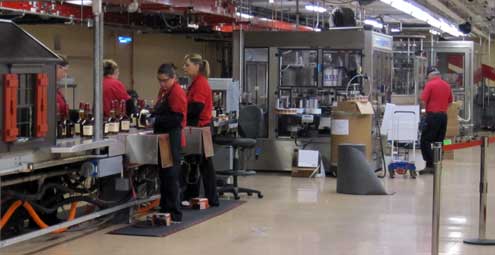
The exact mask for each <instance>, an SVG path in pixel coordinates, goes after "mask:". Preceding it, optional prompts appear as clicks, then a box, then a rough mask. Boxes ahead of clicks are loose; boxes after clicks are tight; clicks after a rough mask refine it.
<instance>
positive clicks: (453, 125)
mask: <svg viewBox="0 0 495 255" xmlns="http://www.w3.org/2000/svg"><path fill="white" fill-rule="evenodd" d="M461 106H462V102H454V103H452V104H450V106H449V109H448V111H447V132H446V134H445V136H446V137H452V136H459V120H458V119H457V116H458V115H459V110H460V109H461Z"/></svg>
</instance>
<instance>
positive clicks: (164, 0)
mask: <svg viewBox="0 0 495 255" xmlns="http://www.w3.org/2000/svg"><path fill="white" fill-rule="evenodd" d="M103 2H104V3H105V4H108V5H110V6H122V7H127V5H128V4H129V3H131V2H133V1H132V0H104V1H103ZM139 3H140V9H141V12H142V13H146V12H159V13H171V14H178V15H185V14H192V15H193V16H195V17H196V21H197V23H199V24H202V25H211V26H213V27H215V28H216V29H217V30H218V31H222V32H232V31H233V30H238V29H240V28H241V27H242V28H243V29H244V30H255V31H256V30H283V31H313V29H312V28H311V27H307V26H296V25H295V24H293V23H288V22H283V21H278V20H268V19H263V18H257V17H253V18H251V19H249V22H248V23H247V24H241V23H242V20H240V21H239V17H237V16H235V5H234V4H233V2H232V1H229V0H140V1H139ZM0 9H6V10H12V11H23V12H26V13H31V14H37V15H51V16H55V17H61V18H67V19H73V20H75V21H86V20H88V19H91V18H92V16H93V15H92V11H91V6H80V5H74V4H68V3H64V4H60V2H55V3H51V2H36V1H26V2H20V1H0ZM124 10H125V9H124ZM130 19H133V21H134V22H133V23H135V24H136V23H140V22H139V20H141V19H143V17H142V15H141V14H140V13H133V14H131V15H130V16H129V15H128V14H127V13H123V14H122V13H120V12H107V13H106V14H105V22H107V23H117V24H129V23H130ZM136 21H137V22H136Z"/></svg>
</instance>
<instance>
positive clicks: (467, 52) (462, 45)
mask: <svg viewBox="0 0 495 255" xmlns="http://www.w3.org/2000/svg"><path fill="white" fill-rule="evenodd" d="M425 50H426V52H427V54H428V57H429V60H430V64H431V65H437V64H438V54H439V53H447V54H448V53H458V54H462V55H463V74H462V75H463V83H464V88H463V91H456V90H454V95H455V94H456V93H457V94H458V95H460V94H462V95H464V100H463V101H464V107H463V108H462V109H463V114H462V117H463V119H462V120H461V123H462V125H463V126H464V127H465V128H466V129H467V131H465V133H466V134H468V135H469V134H472V132H473V123H474V121H473V116H474V93H475V84H474V70H475V44H474V42H472V41H438V42H429V43H425Z"/></svg>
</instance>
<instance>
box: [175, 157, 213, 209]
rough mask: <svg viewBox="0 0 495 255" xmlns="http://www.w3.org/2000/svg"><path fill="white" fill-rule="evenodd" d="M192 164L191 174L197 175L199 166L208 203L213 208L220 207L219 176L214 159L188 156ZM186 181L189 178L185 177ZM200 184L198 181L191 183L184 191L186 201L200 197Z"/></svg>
mask: <svg viewBox="0 0 495 255" xmlns="http://www.w3.org/2000/svg"><path fill="white" fill-rule="evenodd" d="M187 159H189V161H190V162H192V163H191V165H190V166H191V171H190V172H191V173H195V171H196V169H197V167H198V164H199V172H200V175H201V178H202V181H203V187H204V190H205V197H206V198H208V203H209V204H210V205H212V206H218V204H219V201H218V192H217V175H216V173H215V168H214V166H213V160H212V158H211V157H210V158H205V157H204V155H201V156H196V155H194V156H188V157H187ZM184 178H185V179H187V178H189V176H185V177H184ZM199 184H200V182H199V180H197V182H196V183H189V184H188V185H187V187H186V190H185V191H184V198H183V199H184V200H190V199H192V198H195V197H198V196H199V190H200V186H199Z"/></svg>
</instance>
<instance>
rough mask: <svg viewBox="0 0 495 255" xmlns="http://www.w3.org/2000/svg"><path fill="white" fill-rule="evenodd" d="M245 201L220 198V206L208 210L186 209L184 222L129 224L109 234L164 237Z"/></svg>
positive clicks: (183, 217) (183, 216) (222, 212)
mask: <svg viewBox="0 0 495 255" xmlns="http://www.w3.org/2000/svg"><path fill="white" fill-rule="evenodd" d="M243 203H244V201H239V200H220V206H218V207H210V208H208V209H206V210H194V209H184V210H183V211H182V213H183V214H182V222H181V223H179V224H172V225H170V226H168V227H163V226H161V227H143V226H138V225H129V226H125V227H123V228H119V229H116V230H113V231H111V232H109V234H112V235H130V236H154V237H164V236H168V235H171V234H173V233H177V232H179V231H181V230H183V229H186V228H189V227H192V226H194V225H196V224H199V223H201V222H204V221H207V220H209V219H211V218H214V217H216V216H219V215H221V214H224V213H226V212H228V211H230V210H232V209H234V208H236V207H238V206H240V205H242V204H243Z"/></svg>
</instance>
